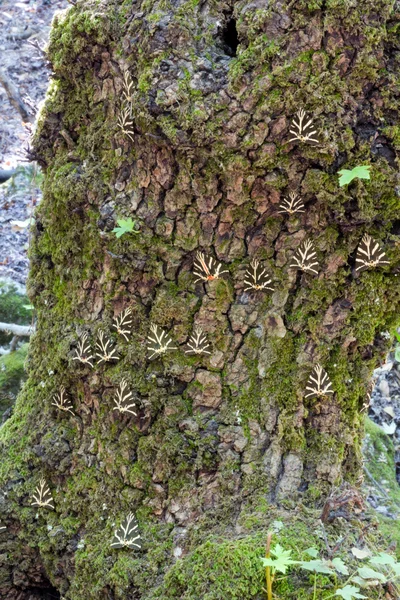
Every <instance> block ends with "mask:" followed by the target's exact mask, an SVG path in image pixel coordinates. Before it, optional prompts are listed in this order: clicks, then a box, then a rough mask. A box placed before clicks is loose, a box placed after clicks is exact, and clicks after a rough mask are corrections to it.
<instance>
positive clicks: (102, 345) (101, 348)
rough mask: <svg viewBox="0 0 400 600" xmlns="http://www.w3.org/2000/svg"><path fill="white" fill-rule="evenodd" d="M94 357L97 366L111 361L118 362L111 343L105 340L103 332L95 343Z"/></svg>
mask: <svg viewBox="0 0 400 600" xmlns="http://www.w3.org/2000/svg"><path fill="white" fill-rule="evenodd" d="M96 350H97V351H96V356H97V359H98V364H99V365H101V363H102V362H105V363H106V362H111V361H112V360H118V359H119V356H118V354H117V351H116V350H115V348H114V346H113V343H112V341H111V340H110V339H107V338H105V336H104V331H100V333H99V339H98V340H97V342H96Z"/></svg>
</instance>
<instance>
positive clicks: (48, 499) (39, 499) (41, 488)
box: [31, 479, 54, 508]
mask: <svg viewBox="0 0 400 600" xmlns="http://www.w3.org/2000/svg"><path fill="white" fill-rule="evenodd" d="M32 498H33V502H31V506H41V507H45V508H54V504H53V497H52V495H51V491H50V488H49V487H48V485H47V483H46V481H45V479H41V480H40V481H39V485H38V486H37V488H36V490H35V493H34V494H33V495H32Z"/></svg>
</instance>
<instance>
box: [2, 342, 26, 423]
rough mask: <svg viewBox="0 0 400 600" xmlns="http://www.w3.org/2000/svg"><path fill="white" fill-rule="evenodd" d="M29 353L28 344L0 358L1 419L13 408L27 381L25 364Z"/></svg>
mask: <svg viewBox="0 0 400 600" xmlns="http://www.w3.org/2000/svg"><path fill="white" fill-rule="evenodd" d="M27 353H28V344H24V345H23V346H21V348H19V349H18V350H16V351H15V352H11V353H10V354H6V355H4V356H1V357H0V418H1V416H2V414H3V413H4V411H5V410H6V409H7V408H8V407H9V406H11V405H12V404H13V403H14V401H15V398H16V396H17V394H18V392H19V390H20V387H21V385H22V382H23V381H24V379H25V370H24V363H25V359H26V356H27Z"/></svg>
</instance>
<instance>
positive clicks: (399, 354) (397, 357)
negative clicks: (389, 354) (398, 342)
mask: <svg viewBox="0 0 400 600" xmlns="http://www.w3.org/2000/svg"><path fill="white" fill-rule="evenodd" d="M394 359H395V360H396V361H397V362H400V346H396V350H395V351H394Z"/></svg>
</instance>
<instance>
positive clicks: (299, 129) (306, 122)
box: [289, 108, 319, 144]
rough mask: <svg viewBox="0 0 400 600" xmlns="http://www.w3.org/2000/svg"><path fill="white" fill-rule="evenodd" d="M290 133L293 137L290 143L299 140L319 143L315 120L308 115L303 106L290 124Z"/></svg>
mask: <svg viewBox="0 0 400 600" xmlns="http://www.w3.org/2000/svg"><path fill="white" fill-rule="evenodd" d="M290 133H291V134H292V136H293V137H292V138H290V140H289V143H290V142H295V141H296V140H298V141H299V142H307V143H309V144H319V140H318V137H317V130H316V129H315V127H314V125H313V120H312V118H311V117H307V115H306V113H305V111H304V110H303V109H302V108H301V109H300V110H299V111H298V112H297V113H296V115H295V117H294V118H293V121H292V124H291V126H290Z"/></svg>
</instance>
